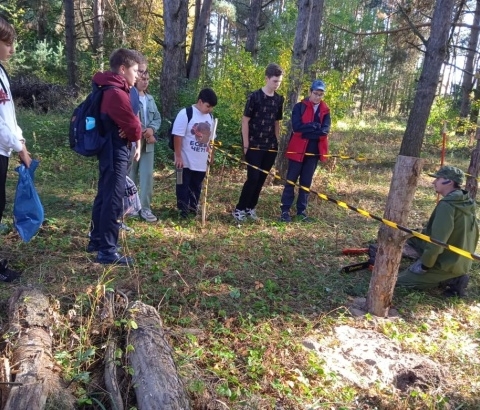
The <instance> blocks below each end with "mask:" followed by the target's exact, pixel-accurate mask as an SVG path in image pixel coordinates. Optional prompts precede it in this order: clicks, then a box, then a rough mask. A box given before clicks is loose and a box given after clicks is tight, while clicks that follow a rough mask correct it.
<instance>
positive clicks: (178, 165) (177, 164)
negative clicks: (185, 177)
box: [175, 154, 183, 168]
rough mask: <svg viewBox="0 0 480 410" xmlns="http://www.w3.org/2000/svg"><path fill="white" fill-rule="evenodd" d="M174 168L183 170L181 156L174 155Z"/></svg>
mask: <svg viewBox="0 0 480 410" xmlns="http://www.w3.org/2000/svg"><path fill="white" fill-rule="evenodd" d="M175 168H183V159H182V154H180V155H177V154H175Z"/></svg>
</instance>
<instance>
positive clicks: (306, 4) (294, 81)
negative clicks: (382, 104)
mask: <svg viewBox="0 0 480 410" xmlns="http://www.w3.org/2000/svg"><path fill="white" fill-rule="evenodd" d="M312 8H313V1H312V0H300V1H299V4H298V18H297V28H296V31H295V40H294V44H293V54H292V65H291V70H290V88H289V90H288V95H287V98H286V100H287V106H286V107H285V109H284V111H286V112H288V113H290V114H289V115H288V117H287V118H288V120H287V122H286V124H285V130H286V134H285V135H283V137H282V138H280V141H279V144H278V150H279V155H277V159H276V164H275V167H276V169H277V171H278V172H279V174H280V176H281V177H282V178H285V176H286V174H287V167H288V161H287V158H286V157H285V155H283V153H284V152H285V151H286V149H287V146H288V142H289V140H290V135H291V133H292V121H291V118H290V116H291V112H292V109H293V106H294V105H295V104H296V103H297V102H298V96H299V94H300V92H301V90H302V85H303V75H304V74H305V56H306V53H307V43H308V33H309V30H310V21H311V18H312Z"/></svg>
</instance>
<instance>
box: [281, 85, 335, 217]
mask: <svg viewBox="0 0 480 410" xmlns="http://www.w3.org/2000/svg"><path fill="white" fill-rule="evenodd" d="M324 95H325V84H324V82H323V81H322V80H315V81H314V82H313V83H312V85H311V87H310V95H309V96H308V97H307V98H305V99H304V100H302V101H300V102H299V103H297V104H295V105H294V107H293V110H292V128H293V135H292V138H291V139H290V142H289V144H288V148H287V153H286V154H285V156H286V157H287V158H288V170H287V181H291V182H293V183H297V180H298V179H299V178H300V185H301V186H302V187H306V188H309V189H310V185H311V184H312V180H313V174H314V173H315V169H316V168H317V165H318V160H319V159H320V161H322V162H324V161H326V158H325V157H324V155H326V154H328V132H329V131H330V123H331V119H330V109H329V108H328V105H327V104H326V103H325V101H323V97H324ZM294 190H295V186H294V185H292V184H289V183H287V184H285V188H284V189H283V194H282V199H281V202H282V205H281V206H280V208H281V210H282V214H281V215H280V221H282V222H290V221H291V220H292V218H291V216H290V207H291V206H292V205H293V201H294V199H295V191H294ZM308 193H309V191H307V190H304V189H301V188H300V189H299V190H298V198H297V204H296V207H297V219H299V220H301V221H303V222H308V221H310V220H311V219H310V218H309V217H308V216H307V214H306V212H305V211H306V209H307V203H308Z"/></svg>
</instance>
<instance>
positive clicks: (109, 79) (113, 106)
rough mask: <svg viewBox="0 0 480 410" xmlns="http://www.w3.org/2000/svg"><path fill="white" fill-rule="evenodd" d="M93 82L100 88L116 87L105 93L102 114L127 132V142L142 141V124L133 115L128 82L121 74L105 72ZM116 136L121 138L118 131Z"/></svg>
mask: <svg viewBox="0 0 480 410" xmlns="http://www.w3.org/2000/svg"><path fill="white" fill-rule="evenodd" d="M93 82H94V83H96V84H97V85H100V86H105V85H113V86H115V87H114V88H110V89H108V90H106V91H105V92H104V94H103V97H102V105H101V107H100V112H101V113H102V114H104V115H106V116H107V117H108V118H109V119H110V120H112V121H113V122H114V123H115V124H116V125H117V126H118V128H120V129H121V130H123V131H124V132H125V135H126V140H128V141H132V142H135V141H138V140H140V139H141V138H142V124H141V123H140V119H139V118H138V117H137V116H136V115H135V114H134V113H133V110H132V105H131V103H130V97H129V94H130V87H129V86H128V84H127V81H126V80H125V79H124V78H123V77H122V76H121V75H119V74H115V73H113V72H111V71H105V72H103V73H100V72H99V73H96V74H95V75H94V76H93ZM107 129H108V128H107ZM116 136H117V137H119V136H118V130H117V132H116ZM125 143H126V141H125Z"/></svg>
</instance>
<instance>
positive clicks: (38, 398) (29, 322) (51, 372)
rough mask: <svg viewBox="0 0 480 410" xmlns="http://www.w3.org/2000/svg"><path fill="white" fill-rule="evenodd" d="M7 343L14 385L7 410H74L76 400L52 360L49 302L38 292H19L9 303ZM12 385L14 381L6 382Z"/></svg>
mask: <svg viewBox="0 0 480 410" xmlns="http://www.w3.org/2000/svg"><path fill="white" fill-rule="evenodd" d="M8 314H9V325H10V329H9V330H8V332H7V333H6V334H7V335H13V336H10V337H9V338H8V339H7V340H8V342H9V343H10V344H11V346H12V356H13V359H12V360H11V362H12V363H14V364H15V365H14V366H15V370H14V371H12V373H13V374H14V375H15V380H14V382H15V383H21V385H20V386H14V387H12V388H11V391H10V394H9V396H8V399H7V402H6V403H5V406H4V408H3V409H4V410H19V409H28V410H41V409H44V408H45V405H46V404H47V403H48V404H49V408H61V409H74V408H75V406H74V403H75V400H74V398H73V397H72V395H71V394H69V392H68V391H67V390H66V388H65V386H64V385H63V383H62V381H61V379H60V377H59V374H58V370H59V369H58V368H57V366H56V364H55V361H54V359H53V357H52V339H51V337H50V326H51V323H52V317H51V314H50V304H49V301H48V298H47V297H46V296H45V295H43V294H42V293H41V292H39V291H38V290H35V289H27V288H20V289H17V290H16V291H15V293H14V294H13V295H12V297H11V298H10V300H9V308H8ZM6 381H7V382H10V381H12V380H6Z"/></svg>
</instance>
